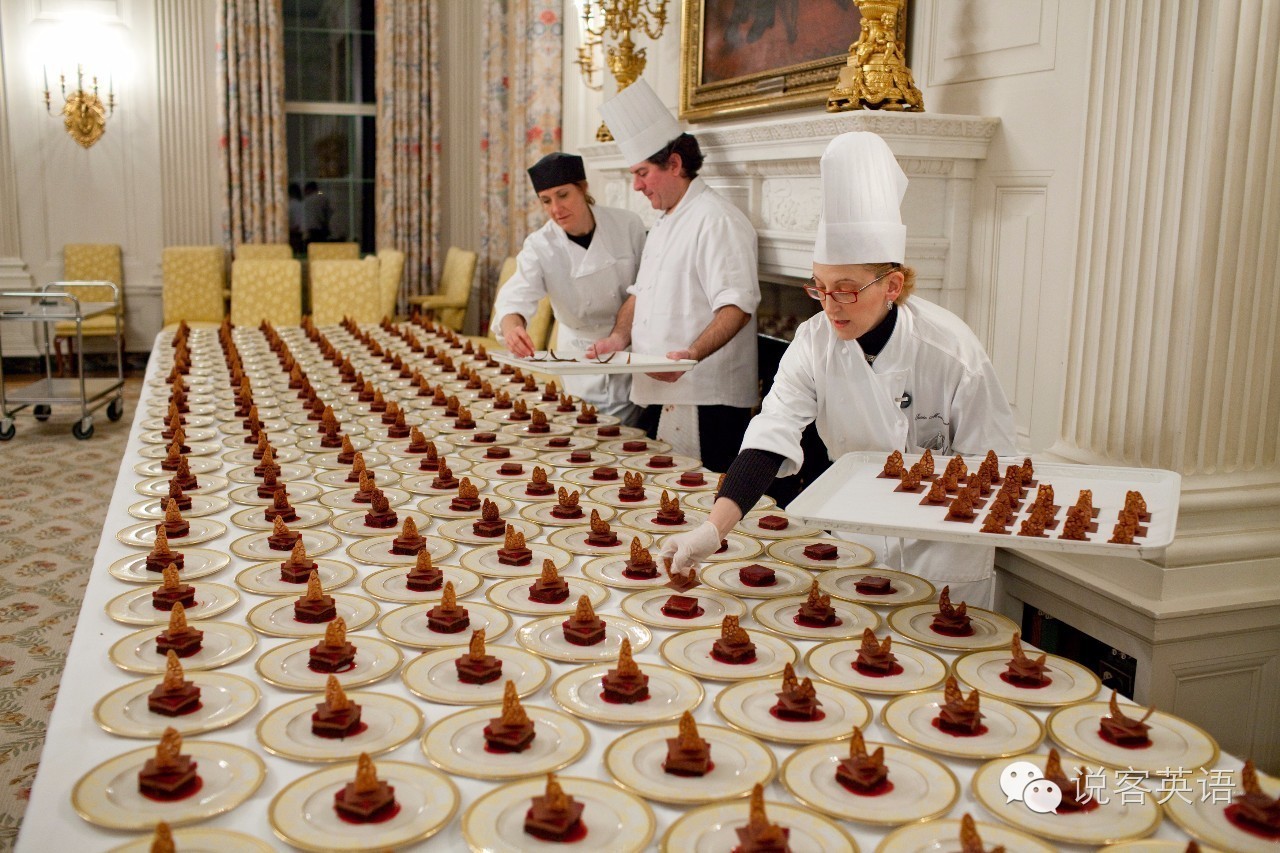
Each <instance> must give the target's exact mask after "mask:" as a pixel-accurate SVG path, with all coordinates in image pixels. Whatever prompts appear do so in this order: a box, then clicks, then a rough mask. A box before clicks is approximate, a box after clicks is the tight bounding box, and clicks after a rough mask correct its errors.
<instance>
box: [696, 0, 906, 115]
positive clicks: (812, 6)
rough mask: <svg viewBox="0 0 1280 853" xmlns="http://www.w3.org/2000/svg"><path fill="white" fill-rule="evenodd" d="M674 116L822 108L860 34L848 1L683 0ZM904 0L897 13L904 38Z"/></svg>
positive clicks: (903, 38)
mask: <svg viewBox="0 0 1280 853" xmlns="http://www.w3.org/2000/svg"><path fill="white" fill-rule="evenodd" d="M682 7H683V8H682V15H681V27H680V118H682V119H685V120H687V121H691V122H698V121H706V120H709V119H729V118H736V117H739V116H745V115H752V114H757V113H764V112H774V111H779V110H791V109H802V108H817V109H825V104H826V99H827V94H828V93H829V92H830V91H831V88H832V86H834V85H835V81H836V76H837V75H838V74H839V72H840V68H841V67H842V66H844V65H845V64H846V62H847V61H848V58H849V48H850V46H851V45H852V44H853V43H854V42H856V41H857V40H858V35H859V30H860V25H861V20H862V17H861V15H860V13H859V12H858V7H857V6H856V5H854V2H853V0H684V3H683V4H682ZM906 11H907V10H906V0H903V3H902V9H901V11H900V13H899V15H898V39H899V43H900V44H903V45H905V44H906V36H907V32H906V29H907V25H906V19H907V14H906Z"/></svg>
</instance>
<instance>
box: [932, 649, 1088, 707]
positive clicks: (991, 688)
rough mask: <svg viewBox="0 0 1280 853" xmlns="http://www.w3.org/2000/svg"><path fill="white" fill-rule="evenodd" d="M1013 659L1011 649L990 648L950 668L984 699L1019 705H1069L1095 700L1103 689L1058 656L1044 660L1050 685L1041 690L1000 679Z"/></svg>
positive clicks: (1077, 665) (963, 659) (962, 657)
mask: <svg viewBox="0 0 1280 853" xmlns="http://www.w3.org/2000/svg"><path fill="white" fill-rule="evenodd" d="M1027 652H1028V653H1029V654H1030V655H1031V656H1032V657H1036V656H1038V654H1037V652H1036V651H1035V650H1034V649H1027ZM1010 660H1011V658H1010V653H1009V651H1008V650H1006V649H991V650H989V651H985V652H970V653H969V654H967V655H962V656H960V657H959V658H956V660H955V662H954V663H952V664H951V667H952V670H953V671H954V672H955V674H956V678H958V679H960V680H961V681H963V682H964V683H965V684H967V685H969V686H970V687H976V688H978V689H979V690H980V691H982V695H983V696H995V697H997V698H999V699H1005V700H1008V701H1010V702H1016V703H1018V704H1019V705H1035V706H1039V707H1050V706H1054V705H1070V704H1073V703H1075V702H1083V701H1084V700H1086V699H1092V698H1093V697H1094V696H1096V695H1098V690H1099V689H1101V687H1102V682H1101V681H1099V680H1098V676H1096V675H1094V674H1093V673H1092V672H1090V671H1089V670H1088V669H1085V668H1084V667H1083V666H1081V665H1080V664H1078V663H1076V662H1075V661H1073V660H1067V659H1066V658H1064V657H1059V656H1057V655H1050V656H1048V657H1047V658H1046V660H1045V665H1046V666H1048V668H1049V669H1048V672H1046V673H1045V675H1046V676H1047V677H1048V678H1049V683H1048V684H1046V685H1044V686H1042V687H1022V686H1020V685H1018V684H1015V683H1013V682H1009V681H1005V680H1004V679H1003V678H1001V674H1002V673H1003V672H1004V671H1005V669H1006V668H1007V667H1008V664H1009V661H1010Z"/></svg>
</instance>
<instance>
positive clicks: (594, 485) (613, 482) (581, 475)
mask: <svg viewBox="0 0 1280 853" xmlns="http://www.w3.org/2000/svg"><path fill="white" fill-rule="evenodd" d="M602 467H603V468H613V469H614V470H615V471H616V472H617V476H615V477H613V478H612V479H608V480H602V479H598V478H596V477H594V476H593V475H594V474H595V472H596V468H602ZM596 468H587V467H582V468H569V469H567V470H565V471H564V472H562V473H561V475H560V479H561V480H564V481H565V482H566V483H572V484H573V485H575V486H583V487H584V488H587V489H592V490H594V489H598V488H600V487H602V486H621V485H622V484H623V480H622V475H623V473H624V471H618V470H617V466H616V465H597V466H596ZM645 491H646V492H648V491H650V489H649V483H648V482H646V483H645ZM661 492H662V490H661V489H659V490H658V491H656V492H654V494H661ZM601 503H607V501H601ZM640 506H644V504H643V503H642V504H640Z"/></svg>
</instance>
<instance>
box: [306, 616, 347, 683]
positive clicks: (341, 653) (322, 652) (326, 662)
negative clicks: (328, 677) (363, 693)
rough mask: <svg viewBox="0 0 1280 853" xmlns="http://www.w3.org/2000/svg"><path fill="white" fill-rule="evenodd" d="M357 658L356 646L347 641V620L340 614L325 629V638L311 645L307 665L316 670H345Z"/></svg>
mask: <svg viewBox="0 0 1280 853" xmlns="http://www.w3.org/2000/svg"><path fill="white" fill-rule="evenodd" d="M355 659H356V647H355V645H354V644H353V643H349V642H347V620H345V619H343V618H342V617H341V616H339V617H338V618H337V619H334V620H333V621H332V622H330V623H329V625H328V627H326V628H325V629H324V639H323V640H321V641H320V642H319V643H316V644H315V645H314V646H312V647H311V649H310V651H309V657H308V661H307V666H308V667H310V668H311V669H312V670H313V671H314V672H345V671H346V670H348V669H350V668H351V666H352V665H353V664H354V663H355Z"/></svg>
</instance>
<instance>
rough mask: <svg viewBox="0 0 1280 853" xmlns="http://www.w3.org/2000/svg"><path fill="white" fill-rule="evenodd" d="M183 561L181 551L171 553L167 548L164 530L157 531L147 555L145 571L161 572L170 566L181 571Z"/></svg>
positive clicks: (167, 543)
mask: <svg viewBox="0 0 1280 853" xmlns="http://www.w3.org/2000/svg"><path fill="white" fill-rule="evenodd" d="M184 561H185V558H184V557H183V555H182V552H181V551H173V550H171V549H170V548H169V537H168V536H166V535H165V532H164V529H163V528H162V529H160V530H157V531H156V541H155V543H154V544H153V545H152V546H151V552H150V553H148V554H147V563H146V565H147V571H149V572H163V571H164V570H165V569H167V568H168V567H169V566H171V565H172V566H177V567H178V568H179V569H181V568H182V565H183V563H184Z"/></svg>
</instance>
